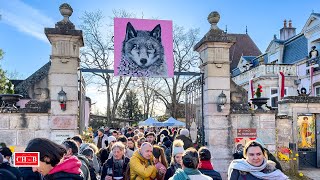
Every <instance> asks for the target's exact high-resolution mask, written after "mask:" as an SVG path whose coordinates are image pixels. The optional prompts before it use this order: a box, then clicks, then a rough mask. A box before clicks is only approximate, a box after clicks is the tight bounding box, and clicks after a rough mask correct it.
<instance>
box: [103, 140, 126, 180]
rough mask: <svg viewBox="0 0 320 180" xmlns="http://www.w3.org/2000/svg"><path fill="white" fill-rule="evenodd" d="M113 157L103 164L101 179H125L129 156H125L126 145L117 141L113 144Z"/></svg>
mask: <svg viewBox="0 0 320 180" xmlns="http://www.w3.org/2000/svg"><path fill="white" fill-rule="evenodd" d="M112 153H113V155H112V157H111V158H109V159H108V160H107V161H106V162H105V163H104V165H103V169H102V174H101V179H102V180H114V179H119V180H120V179H124V178H125V173H126V169H127V166H128V163H129V161H130V159H129V158H127V157H125V156H124V153H125V146H124V144H123V143H121V142H116V143H114V144H113V146H112Z"/></svg>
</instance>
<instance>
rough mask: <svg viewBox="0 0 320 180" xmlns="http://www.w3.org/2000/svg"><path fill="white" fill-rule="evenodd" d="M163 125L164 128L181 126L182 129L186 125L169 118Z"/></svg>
mask: <svg viewBox="0 0 320 180" xmlns="http://www.w3.org/2000/svg"><path fill="white" fill-rule="evenodd" d="M163 125H164V126H179V127H182V126H183V127H185V126H186V123H184V122H181V121H178V120H176V119H175V118H173V117H170V118H169V119H168V120H166V121H164V122H163Z"/></svg>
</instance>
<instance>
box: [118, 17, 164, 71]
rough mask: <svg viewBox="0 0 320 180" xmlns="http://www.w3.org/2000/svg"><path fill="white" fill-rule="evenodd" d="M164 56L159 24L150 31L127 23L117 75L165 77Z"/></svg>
mask: <svg viewBox="0 0 320 180" xmlns="http://www.w3.org/2000/svg"><path fill="white" fill-rule="evenodd" d="M164 57H165V56H164V48H163V46H162V43H161V26H160V24H158V25H157V26H156V27H155V28H154V29H153V30H152V31H140V30H135V29H134V27H133V26H132V25H131V23H130V22H128V23H127V28H126V36H125V39H124V41H123V43H122V57H121V61H120V65H119V67H118V70H119V75H127V76H136V77H140V76H147V77H148V76H150V77H165V76H167V64H166V61H165V58H164Z"/></svg>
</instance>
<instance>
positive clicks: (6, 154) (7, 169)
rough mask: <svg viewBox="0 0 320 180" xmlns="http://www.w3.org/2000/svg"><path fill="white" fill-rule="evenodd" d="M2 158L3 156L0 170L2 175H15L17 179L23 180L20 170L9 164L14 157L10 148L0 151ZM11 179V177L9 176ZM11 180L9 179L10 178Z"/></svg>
mask: <svg viewBox="0 0 320 180" xmlns="http://www.w3.org/2000/svg"><path fill="white" fill-rule="evenodd" d="M0 156H1V161H0V169H1V172H2V174H5V173H6V174H13V175H14V176H15V178H16V179H21V172H20V171H19V169H18V168H16V167H12V166H11V165H10V163H9V160H10V158H11V156H12V152H11V150H10V149H9V148H8V147H3V148H1V149H0ZM8 177H9V175H8ZM8 180H9V178H8Z"/></svg>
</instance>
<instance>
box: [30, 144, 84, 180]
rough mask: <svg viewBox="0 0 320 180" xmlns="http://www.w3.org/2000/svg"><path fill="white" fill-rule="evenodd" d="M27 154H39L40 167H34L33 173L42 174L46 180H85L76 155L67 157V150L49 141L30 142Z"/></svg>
mask: <svg viewBox="0 0 320 180" xmlns="http://www.w3.org/2000/svg"><path fill="white" fill-rule="evenodd" d="M25 152H39V154H40V162H39V166H37V167H32V171H33V172H39V173H40V174H42V175H43V176H44V180H59V179H61V180H65V179H68V180H83V176H82V175H81V173H82V172H81V170H80V166H81V162H80V161H79V160H78V158H77V157H76V156H74V155H72V156H66V153H67V151H66V149H65V148H64V147H62V146H61V145H59V144H57V143H55V142H52V141H50V140H49V139H45V138H35V139H32V140H30V141H29V143H28V145H27V147H26V149H25Z"/></svg>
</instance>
